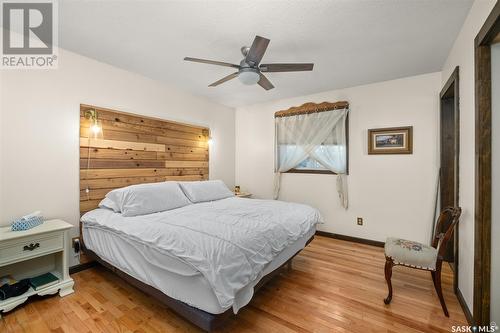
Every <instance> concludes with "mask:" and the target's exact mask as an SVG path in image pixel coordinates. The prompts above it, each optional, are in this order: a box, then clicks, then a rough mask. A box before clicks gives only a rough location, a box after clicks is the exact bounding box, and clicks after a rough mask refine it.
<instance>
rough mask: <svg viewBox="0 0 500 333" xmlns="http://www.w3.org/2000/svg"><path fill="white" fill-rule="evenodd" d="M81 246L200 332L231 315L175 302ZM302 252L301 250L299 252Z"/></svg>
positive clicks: (289, 262) (263, 281) (267, 277)
mask: <svg viewBox="0 0 500 333" xmlns="http://www.w3.org/2000/svg"><path fill="white" fill-rule="evenodd" d="M313 239H314V235H313V236H312V237H311V238H309V240H308V241H307V242H306V245H305V246H307V245H308V244H309V243H310V242H311V241H312V240H313ZM82 245H83V251H84V253H85V255H86V256H87V257H88V258H89V259H92V260H95V261H97V262H98V263H99V264H101V265H102V266H104V267H106V268H107V269H109V270H110V271H112V272H113V273H115V274H116V275H118V276H119V277H121V278H122V279H124V280H125V281H127V282H128V283H130V284H131V285H133V286H134V287H136V288H138V289H139V290H141V291H142V292H145V293H146V294H148V295H150V296H152V297H154V298H155V299H157V300H158V301H160V302H161V303H163V304H165V305H166V306H167V307H168V308H170V309H171V310H172V311H174V312H175V313H177V314H178V315H179V316H181V317H183V318H184V319H186V320H187V321H189V322H190V323H192V324H194V325H196V326H198V327H199V328H201V329H202V330H204V331H206V332H212V331H213V330H214V329H217V328H219V327H221V326H222V325H223V324H224V323H225V322H226V321H227V320H228V319H229V318H231V317H232V316H233V315H234V314H233V309H228V310H226V311H225V312H223V313H220V314H212V313H208V312H206V311H203V310H200V309H197V308H195V307H192V306H190V305H188V304H186V303H184V302H181V301H179V300H176V299H174V298H172V297H169V296H167V295H165V294H164V293H162V292H161V291H160V290H158V289H156V288H154V287H152V286H150V285H148V284H146V283H144V282H142V281H139V280H137V279H136V278H133V277H132V276H130V275H128V274H127V273H125V272H123V271H121V270H119V269H118V268H116V267H115V266H113V265H111V264H109V263H108V262H106V261H104V260H103V259H101V258H100V257H99V256H98V255H97V254H96V253H95V252H93V251H91V250H89V249H87V248H85V244H84V243H83V241H82ZM300 251H302V250H300ZM300 251H298V252H296V253H295V254H294V255H293V256H292V257H290V259H288V260H287V261H286V262H285V263H284V264H283V265H281V266H280V267H278V268H277V269H275V270H274V271H272V272H271V273H269V274H267V275H265V276H263V277H262V279H261V280H260V281H259V283H258V284H257V285H256V286H255V287H254V290H255V292H257V290H259V289H260V288H261V287H262V286H264V285H265V284H266V283H267V282H269V281H270V280H271V279H272V278H273V277H275V276H276V275H278V274H279V273H280V272H281V271H282V270H283V268H284V267H285V266H287V267H288V271H291V269H292V259H293V258H294V257H295V256H296V255H297V254H299V253H300Z"/></svg>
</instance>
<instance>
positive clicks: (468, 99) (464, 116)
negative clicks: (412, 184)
mask: <svg viewBox="0 0 500 333" xmlns="http://www.w3.org/2000/svg"><path fill="white" fill-rule="evenodd" d="M495 3H496V1H495V0H476V1H475V2H474V4H473V5H472V8H471V10H470V12H469V14H468V16H467V19H466V20H465V23H464V26H463V27H462V29H461V31H460V34H459V35H458V37H457V39H456V41H455V43H454V45H453V48H452V49H451V51H450V55H449V56H448V59H447V60H446V63H445V65H444V67H443V71H442V78H441V79H442V84H444V83H445V82H446V81H447V80H448V78H449V77H450V75H451V73H452V72H453V70H454V69H455V67H456V66H460V74H459V75H460V175H459V178H460V179H459V182H460V188H459V191H460V198H459V204H460V206H461V207H462V217H461V219H460V224H459V234H460V239H459V266H458V267H459V268H458V269H459V275H458V286H459V289H460V291H461V292H462V295H463V296H464V298H465V301H466V302H467V305H468V306H469V309H470V310H471V311H472V310H473V308H472V306H473V298H472V296H473V289H474V280H473V273H474V160H475V158H474V126H475V125H474V38H475V37H476V35H477V33H478V32H479V29H481V27H482V25H483V24H484V22H485V20H486V18H487V17H488V15H489V13H490V12H491V9H492V8H493V6H494V5H495Z"/></svg>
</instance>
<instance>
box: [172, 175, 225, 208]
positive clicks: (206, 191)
mask: <svg viewBox="0 0 500 333" xmlns="http://www.w3.org/2000/svg"><path fill="white" fill-rule="evenodd" d="M179 184H180V185H181V187H182V190H183V191H184V193H185V194H186V196H187V197H188V198H189V200H190V201H191V202H194V203H197V202H205V201H214V200H220V199H224V198H229V197H233V196H234V193H233V192H231V191H230V190H229V189H228V188H227V186H226V184H224V182H223V181H222V180H206V181H200V182H180V183H179Z"/></svg>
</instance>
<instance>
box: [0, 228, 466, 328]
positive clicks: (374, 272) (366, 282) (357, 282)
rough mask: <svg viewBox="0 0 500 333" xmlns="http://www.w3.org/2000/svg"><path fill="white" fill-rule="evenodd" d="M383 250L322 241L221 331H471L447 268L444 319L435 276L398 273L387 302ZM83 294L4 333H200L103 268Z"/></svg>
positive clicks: (30, 311)
mask: <svg viewBox="0 0 500 333" xmlns="http://www.w3.org/2000/svg"><path fill="white" fill-rule="evenodd" d="M384 260H385V259H384V255H383V249H382V248H378V247H373V246H369V245H362V244H357V243H351V242H346V241H341V240H335V239H331V238H325V237H321V236H316V238H315V239H314V241H313V242H312V243H311V244H310V245H309V246H308V247H307V248H306V249H304V250H303V251H302V252H301V254H300V255H298V256H297V257H296V258H295V259H294V264H293V271H292V272H286V270H284V271H283V273H282V274H281V275H279V276H278V277H276V278H275V279H273V280H272V281H271V282H269V283H268V284H267V285H266V286H265V287H263V288H262V289H261V290H260V291H259V292H258V293H257V295H256V296H255V297H254V299H253V300H252V301H251V303H250V304H249V305H247V306H246V307H245V308H244V309H243V310H241V311H240V313H239V314H238V315H237V316H235V317H233V319H231V320H230V321H229V322H228V323H227V325H226V326H225V327H224V328H223V329H222V330H221V332H408V333H411V332H450V331H451V325H466V319H465V317H464V314H463V312H462V310H461V308H460V305H459V303H458V301H457V298H456V297H455V295H454V294H453V290H452V275H451V271H450V269H449V268H448V265H444V266H445V269H444V272H443V274H444V275H443V283H444V285H443V289H444V296H445V299H446V303H447V305H448V309H449V311H450V318H447V317H445V316H444V315H443V312H442V310H441V306H440V305H439V301H438V298H437V296H436V294H435V292H434V288H433V285H432V281H431V277H430V273H429V272H423V271H418V270H410V269H405V268H403V267H395V268H394V273H393V286H394V297H393V300H392V303H391V304H390V305H389V306H385V305H384V303H383V298H384V297H385V296H386V292H387V288H386V284H385V280H384V269H383V268H384ZM72 276H73V278H74V279H75V282H76V285H75V294H73V295H70V296H67V297H65V298H60V297H59V296H51V297H44V298H37V299H36V300H33V301H29V302H28V303H27V304H25V305H24V306H21V307H19V308H17V309H15V310H13V311H11V312H9V313H7V314H5V315H4V317H3V319H1V320H0V332H36V333H41V332H200V330H199V329H198V328H196V327H195V326H193V325H191V324H190V323H188V322H187V321H185V320H183V319H181V318H180V317H178V316H176V315H175V314H174V313H172V312H171V311H170V310H168V309H167V308H166V307H164V306H163V305H161V304H160V303H158V302H157V301H155V300H154V299H152V298H150V297H149V296H147V295H145V294H144V293H142V292H141V291H140V290H138V289H135V288H134V287H132V286H130V285H128V284H127V283H126V282H124V281H123V280H121V279H120V278H118V277H116V276H115V275H114V274H112V273H110V272H109V271H107V270H106V269H104V268H102V267H100V266H98V267H94V268H91V269H88V270H85V271H82V272H79V273H76V274H74V275H72Z"/></svg>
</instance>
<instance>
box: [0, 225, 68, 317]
mask: <svg viewBox="0 0 500 333" xmlns="http://www.w3.org/2000/svg"><path fill="white" fill-rule="evenodd" d="M71 227H72V225H71V224H69V223H67V222H64V221H61V220H50V221H45V222H44V223H43V224H41V225H39V226H37V227H34V228H32V229H30V230H26V231H12V230H11V229H10V227H3V228H0V276H5V275H12V277H13V278H14V279H16V280H21V279H24V278H30V277H35V276H38V275H40V274H44V273H47V272H51V273H52V274H54V275H55V276H57V277H58V278H59V282H58V283H57V284H54V285H51V286H49V287H45V288H42V289H39V290H34V289H33V288H30V289H29V290H28V291H27V292H26V293H24V294H23V295H20V296H17V297H11V298H8V299H6V300H4V301H0V318H1V312H2V311H3V312H7V311H10V310H12V309H13V308H15V307H16V306H18V305H20V304H22V303H24V302H26V300H27V299H28V297H30V296H32V295H35V294H37V295H41V296H43V295H52V294H55V293H57V292H59V296H61V297H63V296H66V295H69V294H71V293H73V284H74V282H73V279H72V278H70V277H69V268H68V261H67V257H66V256H67V251H68V247H69V239H68V230H69V229H70V228H71Z"/></svg>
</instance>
